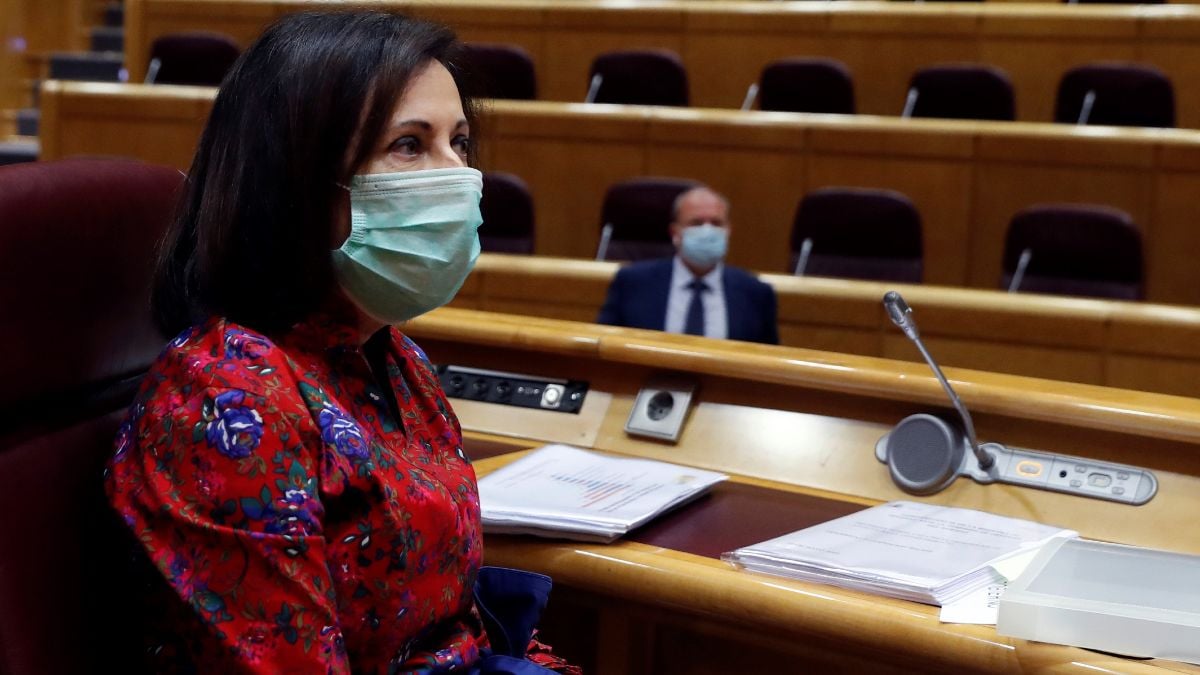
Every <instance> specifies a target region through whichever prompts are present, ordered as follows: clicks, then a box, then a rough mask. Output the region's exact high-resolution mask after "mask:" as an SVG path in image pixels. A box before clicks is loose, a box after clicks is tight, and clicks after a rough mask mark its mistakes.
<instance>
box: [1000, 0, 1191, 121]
mask: <svg viewBox="0 0 1200 675" xmlns="http://www.w3.org/2000/svg"><path fill="white" fill-rule="evenodd" d="M1075 10H1081V11H1075ZM980 21H981V23H980V33H981V40H980V51H979V60H980V61H982V62H984V63H990V64H992V65H995V66H999V67H1000V68H1003V69H1004V70H1006V71H1008V73H1009V75H1010V76H1011V77H1012V79H1013V86H1014V88H1015V89H1016V94H1017V96H1016V98H1017V101H1016V102H1017V119H1019V120H1024V121H1029V122H1052V121H1053V120H1054V96H1055V92H1056V91H1057V89H1058V81H1059V79H1060V78H1061V77H1062V75H1063V73H1065V72H1066V71H1067V70H1068V69H1069V68H1071V67H1074V66H1077V65H1081V64H1083V63H1088V62H1091V61H1132V60H1135V59H1136V56H1137V43H1138V39H1139V38H1138V20H1137V19H1136V18H1131V17H1127V16H1117V15H1114V14H1112V13H1110V12H1105V11H1104V10H1103V9H1102V8H1097V7H1094V6H1090V7H1078V6H1059V7H1034V6H1030V7H1023V8H1022V7H1013V8H1012V9H1011V10H1009V11H1005V12H1003V13H999V12H995V13H985V14H984V15H983V16H981V18H980ZM1196 121H1197V122H1200V119H1197V120H1196Z"/></svg>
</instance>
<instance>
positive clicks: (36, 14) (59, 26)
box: [5, 0, 87, 55]
mask: <svg viewBox="0 0 1200 675" xmlns="http://www.w3.org/2000/svg"><path fill="white" fill-rule="evenodd" d="M10 3H11V4H12V5H13V8H12V9H10V10H9V11H12V12H13V16H14V17H15V18H16V19H17V21H19V23H16V24H15V25H14V27H15V28H16V32H15V34H16V35H19V36H21V37H23V38H24V40H25V51H27V52H29V53H31V54H37V55H46V54H49V53H50V52H63V51H78V50H82V49H84V48H86V46H87V36H86V34H85V24H84V14H85V8H84V4H83V0H5V4H6V5H7V4H10Z"/></svg>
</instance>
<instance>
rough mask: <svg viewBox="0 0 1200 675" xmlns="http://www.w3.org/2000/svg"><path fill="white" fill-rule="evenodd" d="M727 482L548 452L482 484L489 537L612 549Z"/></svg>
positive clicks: (651, 464)
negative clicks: (629, 534) (539, 539)
mask: <svg viewBox="0 0 1200 675" xmlns="http://www.w3.org/2000/svg"><path fill="white" fill-rule="evenodd" d="M726 478H728V476H725V475H723V474H719V473H714V472H712V471H702V470H700V469H693V468H690V467H686V466H679V465H676V464H668V463H666V462H655V461H651V460H646V459H626V458H618V457H609V456H606V455H600V454H596V453H594V452H588V451H586V450H580V449H578V448H572V447H569V446H566V445H547V446H545V447H543V448H541V449H538V450H535V451H533V452H532V453H530V454H528V455H526V456H525V457H522V458H521V459H519V460H517V461H515V462H513V463H511V464H509V465H508V466H505V467H503V468H501V469H498V470H497V471H495V472H493V473H491V474H489V475H488V476H486V477H484V478H482V479H481V480H480V481H479V501H480V505H481V507H482V510H483V529H484V532H491V533H497V534H535V535H538V536H543V537H559V538H567V539H581V540H584V541H604V542H608V541H612V540H614V539H616V538H617V537H620V536H621V535H623V534H625V533H627V532H629V531H630V530H632V529H633V528H635V527H637V526H639V525H641V524H643V523H645V522H646V521H648V520H650V519H651V518H653V517H655V516H657V515H658V514H660V513H663V512H664V511H667V510H669V509H672V508H674V507H676V506H679V505H680V504H683V503H684V502H687V501H688V500H691V499H694V498H696V497H698V496H700V495H701V494H703V493H704V492H705V491H706V490H708V489H709V488H710V487H712V486H713V485H715V484H716V483H719V482H721V481H723V480H725V479H726Z"/></svg>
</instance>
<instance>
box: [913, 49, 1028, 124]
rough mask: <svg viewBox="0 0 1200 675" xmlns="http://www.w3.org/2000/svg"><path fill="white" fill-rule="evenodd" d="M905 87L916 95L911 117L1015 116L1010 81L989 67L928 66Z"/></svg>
mask: <svg viewBox="0 0 1200 675" xmlns="http://www.w3.org/2000/svg"><path fill="white" fill-rule="evenodd" d="M908 87H909V91H910V92H911V91H914V90H915V91H916V96H917V101H916V104H915V105H914V106H913V110H912V116H913V117H937V118H945V119H960V120H1003V121H1012V120H1014V119H1016V117H1017V112H1016V103H1015V98H1014V95H1013V86H1012V82H1011V81H1010V80H1009V78H1008V74H1007V73H1005V72H1004V71H1003V70H1001V69H999V68H996V67H993V66H988V65H980V64H973V63H951V64H943V65H937V66H930V67H928V68H922V69H921V70H918V71H917V72H916V73H914V74H913V76H912V79H911V80H909V83H908Z"/></svg>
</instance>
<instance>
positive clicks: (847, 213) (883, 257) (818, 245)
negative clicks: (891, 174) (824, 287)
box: [791, 187, 923, 283]
mask: <svg viewBox="0 0 1200 675" xmlns="http://www.w3.org/2000/svg"><path fill="white" fill-rule="evenodd" d="M806 239H809V240H811V241H812V246H811V249H810V253H809V256H808V259H807V263H806V265H805V268H804V275H805V276H821V277H844V278H850V279H874V280H880V281H900V282H907V283H917V282H920V281H921V277H922V273H923V269H922V262H921V216H920V214H919V213H917V208H916V207H915V206H913V203H912V201H910V200H909V199H908V197H906V196H904V195H903V194H900V193H899V192H894V191H892V190H873V189H865V188H848V187H829V188H821V189H819V190H813V191H812V192H810V193H808V194H807V195H805V196H804V199H802V200H800V205H799V207H797V209H796V217H795V220H794V221H793V223H792V242H791V245H792V263H791V264H792V270H795V269H796V263H797V261H798V259H799V257H800V252H801V250H802V249H803V248H804V240H806Z"/></svg>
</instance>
